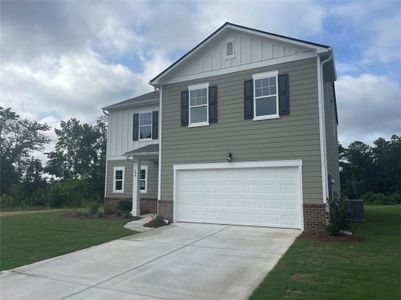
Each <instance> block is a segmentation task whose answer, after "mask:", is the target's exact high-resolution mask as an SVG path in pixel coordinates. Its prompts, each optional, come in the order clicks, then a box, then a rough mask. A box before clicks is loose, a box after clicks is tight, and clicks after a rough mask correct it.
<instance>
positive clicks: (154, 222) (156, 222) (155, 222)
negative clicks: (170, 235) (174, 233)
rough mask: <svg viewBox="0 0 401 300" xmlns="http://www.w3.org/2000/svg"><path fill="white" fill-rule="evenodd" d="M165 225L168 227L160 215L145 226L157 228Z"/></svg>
mask: <svg viewBox="0 0 401 300" xmlns="http://www.w3.org/2000/svg"><path fill="white" fill-rule="evenodd" d="M164 225H166V223H165V222H164V220H163V218H162V217H161V216H159V215H155V216H154V217H153V219H152V220H151V221H149V222H148V223H146V224H144V225H143V226H145V227H153V228H157V227H160V226H164Z"/></svg>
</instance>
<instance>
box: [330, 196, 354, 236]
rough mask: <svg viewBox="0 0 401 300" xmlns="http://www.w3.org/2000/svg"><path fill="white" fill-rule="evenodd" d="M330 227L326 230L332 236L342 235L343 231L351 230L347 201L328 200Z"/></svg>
mask: <svg viewBox="0 0 401 300" xmlns="http://www.w3.org/2000/svg"><path fill="white" fill-rule="evenodd" d="M328 206H329V212H328V221H329V222H328V225H327V226H326V230H327V232H328V233H329V234H330V235H335V236H337V235H340V233H341V231H344V230H348V229H350V226H349V224H350V216H349V213H348V203H347V199H346V198H345V197H344V196H342V197H341V198H333V199H331V200H330V199H329V200H328Z"/></svg>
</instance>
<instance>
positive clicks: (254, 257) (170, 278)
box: [0, 223, 300, 300]
mask: <svg viewBox="0 0 401 300" xmlns="http://www.w3.org/2000/svg"><path fill="white" fill-rule="evenodd" d="M299 233H300V232H299V231H297V230H287V229H272V228H257V227H240V226H226V225H207V224H184V223H178V224H177V223H175V224H172V225H169V226H165V227H161V228H157V229H154V230H151V231H147V232H143V233H139V234H136V235H133V236H129V237H126V238H123V239H119V240H114V241H111V242H108V243H104V244H102V245H98V246H94V247H91V248H88V249H84V250H81V251H77V252H73V253H70V254H66V255H63V256H59V257H56V258H52V259H48V260H44V261H40V262H37V263H34V264H31V265H27V266H24V267H20V268H16V269H13V270H9V271H4V272H2V273H1V275H0V291H1V292H0V298H1V299H2V300H7V299H13V300H16V299H145V300H146V299H247V298H248V296H249V295H250V294H251V293H252V291H253V290H254V288H256V286H257V285H258V284H259V282H260V281H261V280H262V279H263V278H264V276H265V275H266V274H267V273H268V272H269V271H270V270H271V269H272V268H273V267H274V266H275V265H276V263H277V262H278V260H279V259H280V258H281V256H282V255H283V254H284V253H285V251H286V250H287V249H288V247H289V246H290V245H291V244H292V243H293V241H294V240H295V238H296V237H297V236H298V234H299Z"/></svg>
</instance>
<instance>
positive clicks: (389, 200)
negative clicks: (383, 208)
mask: <svg viewBox="0 0 401 300" xmlns="http://www.w3.org/2000/svg"><path fill="white" fill-rule="evenodd" d="M363 201H364V202H365V203H366V204H376V205H383V204H400V203H401V196H400V194H398V193H393V194H391V195H385V194H382V193H372V192H369V193H366V194H365V196H364V197H363Z"/></svg>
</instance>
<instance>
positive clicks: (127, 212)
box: [121, 211, 132, 219]
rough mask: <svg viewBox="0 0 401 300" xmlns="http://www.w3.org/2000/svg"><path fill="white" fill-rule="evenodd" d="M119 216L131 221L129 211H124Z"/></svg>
mask: <svg viewBox="0 0 401 300" xmlns="http://www.w3.org/2000/svg"><path fill="white" fill-rule="evenodd" d="M121 215H122V216H123V217H124V218H125V219H131V218H132V215H131V212H130V211H124V212H122V213H121Z"/></svg>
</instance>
